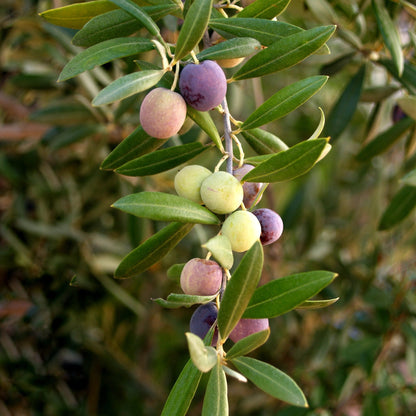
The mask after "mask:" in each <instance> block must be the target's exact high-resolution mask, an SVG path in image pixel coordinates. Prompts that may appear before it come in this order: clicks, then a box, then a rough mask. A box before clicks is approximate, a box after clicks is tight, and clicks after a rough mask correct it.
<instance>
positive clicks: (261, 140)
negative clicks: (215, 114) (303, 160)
mask: <svg viewBox="0 0 416 416" xmlns="http://www.w3.org/2000/svg"><path fill="white" fill-rule="evenodd" d="M241 134H242V136H243V137H244V139H245V140H246V142H247V143H248V144H249V145H250V147H251V148H252V149H253V150H254V151H255V152H256V153H257V154H259V155H265V154H271V153H278V152H281V151H282V150H287V149H289V147H288V146H287V144H286V143H284V142H283V141H282V140H280V139H279V138H278V137H277V136H275V135H274V134H273V133H270V132H268V131H266V130H263V129H260V128H256V129H250V130H243V131H242V132H241Z"/></svg>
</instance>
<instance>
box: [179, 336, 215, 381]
mask: <svg viewBox="0 0 416 416" xmlns="http://www.w3.org/2000/svg"><path fill="white" fill-rule="evenodd" d="M185 335H186V340H187V341H188V348H189V354H190V356H191V360H192V362H193V363H194V366H195V367H196V368H197V369H198V370H199V371H202V372H203V373H206V372H208V371H209V370H211V368H213V367H214V366H215V364H217V352H216V351H215V348H213V347H211V346H205V345H204V341H202V339H201V338H199V336H198V335H195V334H193V333H192V332H187V333H186V334H185Z"/></svg>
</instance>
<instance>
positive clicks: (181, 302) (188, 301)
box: [154, 293, 217, 309]
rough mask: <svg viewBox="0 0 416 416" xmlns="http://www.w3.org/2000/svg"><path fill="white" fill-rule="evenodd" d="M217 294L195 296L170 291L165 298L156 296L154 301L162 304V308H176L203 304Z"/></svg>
mask: <svg viewBox="0 0 416 416" xmlns="http://www.w3.org/2000/svg"><path fill="white" fill-rule="evenodd" d="M216 296H217V295H213V296H197V295H184V294H178V293H171V294H170V295H169V296H168V297H167V299H166V300H165V299H161V298H157V299H154V301H155V302H156V303H157V304H159V305H160V306H163V307H164V308H168V309H176V308H181V307H185V308H190V307H191V306H193V305H198V304H204V303H208V302H211V301H212V300H214V299H215V298H216Z"/></svg>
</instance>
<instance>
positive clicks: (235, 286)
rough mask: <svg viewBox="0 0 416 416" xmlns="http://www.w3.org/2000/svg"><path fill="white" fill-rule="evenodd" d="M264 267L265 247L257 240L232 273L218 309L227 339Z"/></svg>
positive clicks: (222, 330) (222, 335)
mask: <svg viewBox="0 0 416 416" xmlns="http://www.w3.org/2000/svg"><path fill="white" fill-rule="evenodd" d="M262 269H263V248H262V246H261V244H260V242H258V241H257V242H256V243H254V244H253V246H252V247H251V248H250V250H248V251H247V252H246V254H245V255H244V257H243V258H242V260H241V262H240V264H239V265H238V267H237V269H236V270H235V272H234V273H233V274H232V277H231V279H230V281H229V282H228V284H227V288H226V289H225V291H224V295H223V298H222V301H221V307H220V309H219V311H218V328H219V332H220V334H221V337H222V339H226V338H227V337H228V335H229V334H230V332H231V331H232V330H233V328H234V327H235V325H236V324H237V322H238V321H239V320H240V318H241V317H242V316H243V313H244V311H245V309H246V306H247V305H248V303H249V301H250V298H251V296H252V294H253V293H254V290H255V289H256V286H257V284H258V282H259V280H260V276H261V272H262Z"/></svg>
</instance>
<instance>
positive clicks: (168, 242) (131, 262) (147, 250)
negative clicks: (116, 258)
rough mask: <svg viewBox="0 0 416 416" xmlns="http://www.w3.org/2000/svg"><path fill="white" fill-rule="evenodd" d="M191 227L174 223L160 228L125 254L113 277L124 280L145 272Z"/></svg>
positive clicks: (190, 225)
mask: <svg viewBox="0 0 416 416" xmlns="http://www.w3.org/2000/svg"><path fill="white" fill-rule="evenodd" d="M192 227H193V224H189V223H185V224H184V223H180V222H174V223H172V224H169V225H167V226H166V227H164V228H162V229H161V230H160V231H158V232H157V233H156V234H154V235H152V236H151V237H150V238H148V239H147V240H146V241H144V242H143V243H142V244H140V245H139V246H138V247H136V248H135V249H134V250H133V251H131V252H130V253H129V254H127V256H126V257H124V259H123V260H122V261H121V263H120V264H119V265H118V267H117V270H116V271H115V274H114V276H115V277H116V278H117V279H126V278H129V277H134V276H138V275H140V274H141V273H143V272H145V271H146V270H147V269H148V268H149V267H151V266H153V265H154V264H155V263H157V262H158V261H159V260H161V259H162V258H163V257H164V256H165V255H166V254H168V253H169V251H171V250H172V249H173V248H174V247H175V246H176V245H177V244H178V243H179V241H181V240H182V239H183V238H184V237H185V236H186V234H188V233H189V231H191V229H192Z"/></svg>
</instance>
